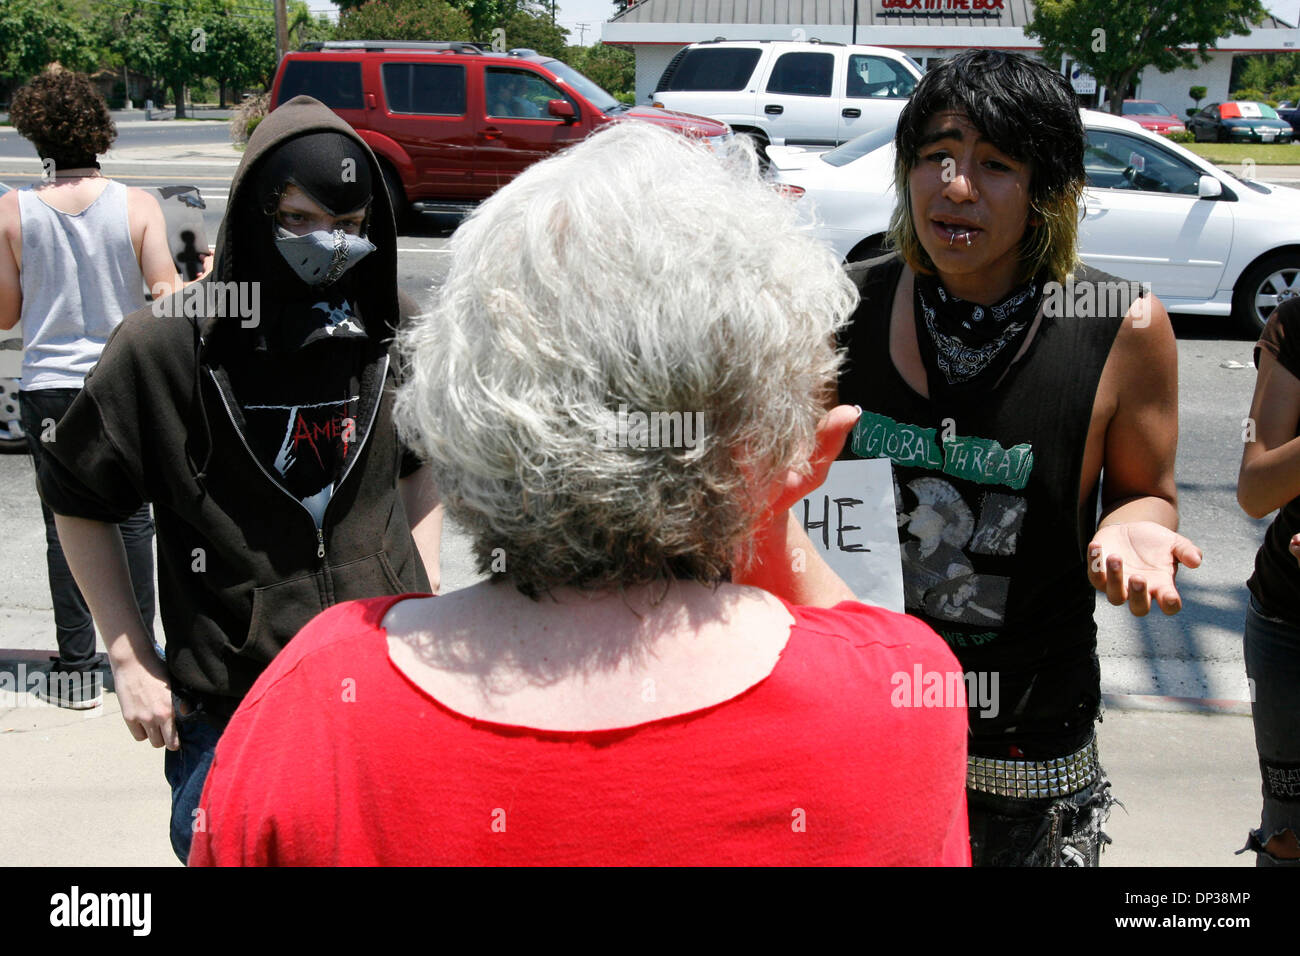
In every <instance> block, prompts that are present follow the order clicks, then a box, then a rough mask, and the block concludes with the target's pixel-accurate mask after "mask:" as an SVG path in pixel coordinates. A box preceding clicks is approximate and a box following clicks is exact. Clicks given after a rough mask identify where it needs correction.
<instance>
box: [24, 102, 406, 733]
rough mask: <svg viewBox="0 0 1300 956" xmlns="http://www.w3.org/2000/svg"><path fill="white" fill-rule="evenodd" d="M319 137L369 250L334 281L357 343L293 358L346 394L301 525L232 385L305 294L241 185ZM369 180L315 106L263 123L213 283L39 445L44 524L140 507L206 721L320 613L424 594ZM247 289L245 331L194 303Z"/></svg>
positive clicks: (393, 320)
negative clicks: (337, 157) (365, 216)
mask: <svg viewBox="0 0 1300 956" xmlns="http://www.w3.org/2000/svg"><path fill="white" fill-rule="evenodd" d="M323 131H334V132H338V133H341V134H343V135H345V136H347V137H349V138H351V139H352V140H353V141H355V142H356V143H357V144H359V146H360V149H361V151H362V153H363V154H364V156H365V157H366V158H367V160H368V162H369V164H370V180H371V182H372V183H374V184H375V187H374V190H373V200H372V206H371V212H370V216H369V221H368V223H367V230H366V235H367V238H369V239H370V241H371V242H373V243H374V244H375V246H376V247H377V248H376V249H375V251H373V252H371V253H370V254H369V255H367V256H366V257H365V258H364V259H362V260H361V261H360V262H358V263H357V264H356V265H354V266H353V267H352V268H351V269H349V270H348V272H347V273H345V274H344V276H343V278H342V279H340V280H339V283H340V285H339V288H340V289H342V290H343V291H344V292H346V293H347V294H348V295H349V296H350V297H351V299H352V301H353V304H354V305H355V306H356V308H357V310H358V312H359V314H360V316H361V319H362V323H363V324H364V329H365V332H366V337H365V339H364V340H362V341H360V342H353V343H352V344H351V347H349V348H347V349H339V350H334V351H329V350H325V351H321V350H319V349H318V350H316V351H314V352H312V353H300V354H313V355H337V356H342V358H340V359H339V360H340V361H346V362H347V363H348V365H349V369H350V370H349V371H348V372H347V373H346V375H345V379H346V380H350V381H351V382H352V383H353V385H354V386H355V389H356V392H355V394H356V396H357V400H356V402H355V403H354V405H353V406H352V407H353V409H354V410H355V428H356V439H355V444H354V445H352V446H351V448H350V449H349V450H348V454H347V456H346V459H347V460H346V462H345V463H344V464H343V465H342V466H341V467H340V468H339V470H338V476H339V477H338V479H337V481H336V483H335V487H334V490H333V494H332V496H331V497H330V499H329V504H328V505H327V506H326V508H325V511H324V514H323V518H322V520H321V522H320V524H319V526H318V524H317V520H316V518H315V517H313V515H312V512H311V510H309V509H308V508H307V507H306V506H305V505H304V504H303V502H302V501H300V500H299V496H297V495H295V494H292V493H291V492H290V491H289V490H286V488H285V487H284V484H283V483H282V481H280V480H277V479H276V478H273V477H272V469H268V468H267V466H266V463H265V462H264V461H263V460H259V455H258V454H256V453H255V452H254V451H253V449H252V447H251V444H250V441H249V437H250V436H249V433H248V430H247V426H246V425H245V423H244V417H243V413H242V411H241V407H240V402H239V400H237V397H236V392H235V390H234V389H233V388H232V381H243V382H253V383H256V382H257V381H258V377H259V376H260V375H262V374H265V373H266V372H268V371H269V370H271V369H273V368H274V367H275V357H274V354H270V355H268V353H267V351H266V340H267V339H268V338H274V337H275V333H276V328H275V325H274V323H275V322H276V320H277V317H278V316H279V315H281V314H283V313H286V312H292V311H293V308H294V301H293V300H295V297H296V296H297V297H300V295H302V294H309V293H308V291H307V289H306V287H305V286H303V287H301V288H298V289H295V288H294V285H293V284H294V283H295V282H297V281H298V280H297V279H296V277H295V276H293V274H292V272H291V271H290V270H288V269H287V265H286V264H285V263H284V261H283V258H282V257H281V256H280V255H279V254H278V253H277V252H275V251H274V245H273V243H272V241H271V232H270V221H269V219H268V217H267V215H266V212H267V210H266V209H265V205H266V203H265V197H262V196H258V195H256V192H257V190H256V187H255V185H254V184H255V183H256V182H257V181H258V176H257V172H258V170H259V163H261V162H262V161H263V159H264V158H265V157H266V156H267V154H268V152H271V151H273V150H274V149H275V148H276V147H277V146H278V145H279V144H281V143H283V142H285V141H287V140H289V139H292V138H294V137H297V136H301V135H306V134H310V133H319V132H323ZM382 184H383V179H382V175H381V171H380V169H379V166H378V164H377V163H376V161H375V158H374V155H373V153H371V152H370V149H369V148H368V147H367V146H366V145H365V144H364V142H362V140H361V139H360V137H358V136H357V134H356V133H355V132H354V131H353V130H352V128H351V127H350V126H348V125H347V124H346V123H345V122H343V120H341V119H339V118H338V117H337V116H336V115H335V114H334V113H333V112H331V111H330V110H329V109H328V108H327V107H325V106H324V105H322V104H321V103H319V102H318V101H316V100H314V99H311V98H310V97H306V96H299V97H295V98H294V99H292V100H290V101H289V102H287V103H285V104H283V105H282V106H280V107H279V108H278V109H276V110H274V111H273V112H271V113H270V114H269V115H268V116H267V117H266V119H264V120H263V121H262V122H261V123H260V124H259V125H258V127H257V129H256V130H255V131H254V134H253V136H252V137H251V139H250V141H249V144H248V149H247V151H246V152H245V153H244V157H243V161H242V162H241V163H240V165H239V169H238V171H237V172H236V174H235V177H234V180H233V181H232V182H231V186H230V196H229V205H228V211H227V215H226V218H225V219H224V220H223V222H222V224H221V230H220V232H219V233H218V235H217V246H216V260H215V263H214V266H213V270H212V274H211V275H210V276H209V277H208V278H207V279H205V280H203V282H202V283H201V284H195V285H193V286H190V287H187V288H186V289H182V290H181V291H180V292H177V293H176V294H175V295H174V296H173V297H172V298H171V299H170V300H164V301H162V302H156V303H154V304H153V305H152V306H150V307H149V308H146V309H142V310H140V311H139V312H136V313H134V314H132V315H130V316H128V317H127V318H126V319H124V320H123V322H122V323H121V325H119V326H118V328H117V329H116V330H115V331H114V333H113V335H112V336H111V337H110V338H109V340H108V344H107V345H106V346H105V348H104V351H103V354H102V356H101V358H100V361H99V364H98V365H97V366H96V367H95V368H94V369H93V370H92V371H91V373H90V374H89V375H88V376H87V378H86V384H85V388H84V389H83V390H82V392H81V394H80V395H79V396H78V398H77V399H76V401H75V402H74V403H73V405H72V407H71V408H70V409H69V410H68V413H67V414H66V415H65V416H64V417H63V419H62V420H61V421H60V422H59V423H58V425H57V427H56V430H55V436H54V437H55V440H54V441H52V442H48V443H47V446H46V447H47V451H48V454H47V455H46V456H44V458H45V462H46V465H45V466H44V467H43V468H42V470H41V474H40V475H39V485H40V490H41V496H42V498H43V499H44V501H45V503H46V504H47V505H48V506H49V507H50V508H51V509H52V510H53V511H55V512H56V513H59V514H64V515H71V516H75V517H81V518H89V519H91V520H95V521H106V522H120V521H122V520H124V519H125V518H126V517H128V516H129V515H131V514H133V513H134V512H135V511H136V510H137V509H138V508H139V507H140V505H141V503H142V502H144V501H149V502H151V503H152V504H153V506H154V517H155V522H156V525H157V542H158V578H159V597H160V604H161V612H162V621H163V627H164V630H165V632H166V636H167V637H166V639H167V644H166V652H167V667H168V671H169V673H170V675H171V678H172V680H173V682H174V684H175V685H177V688H178V690H181V691H182V692H185V693H188V694H189V695H191V696H193V697H196V698H197V699H198V700H200V701H201V702H202V703H203V704H204V706H205V708H206V709H207V710H208V711H209V712H211V713H213V714H215V715H222V716H228V715H229V714H230V713H232V712H233V711H234V709H235V708H236V707H237V706H238V704H239V701H240V700H241V699H242V698H243V696H244V694H245V693H246V692H247V691H248V689H249V688H250V687H251V686H252V684H253V682H254V681H255V680H256V679H257V677H258V675H259V674H261V672H262V671H263V669H265V667H266V665H267V664H268V663H269V662H270V661H271V659H272V658H274V657H275V655H276V654H277V653H278V652H279V651H280V649H281V648H282V647H284V645H285V644H286V643H288V641H289V639H290V638H292V637H293V636H294V634H296V633H297V632H298V630H299V629H300V628H302V626H303V625H305V624H306V623H307V622H308V621H309V620H311V618H312V617H313V616H315V615H316V614H318V613H319V612H320V611H322V610H324V609H325V608H327V607H329V606H330V605H332V604H336V603H338V602H340V601H346V600H352V599H357V598H366V597H375V596H379V595H385V594H401V593H404V592H411V591H427V590H428V579H427V577H426V575H425V572H424V566H423V564H422V563H421V561H420V558H419V554H418V552H417V550H416V548H415V544H414V541H413V540H412V537H411V531H410V525H409V521H408V519H407V516H406V513H405V511H404V509H403V507H402V502H401V498H400V496H399V495H398V493H397V479H398V478H399V476H400V477H405V476H407V475H409V474H410V473H412V472H413V471H414V470H415V469H416V468H417V467H418V464H419V463H418V461H416V460H415V459H414V457H413V456H411V455H410V453H409V452H407V451H406V450H405V449H404V448H403V446H402V445H401V443H400V442H399V441H398V439H397V435H396V432H395V429H394V427H393V423H392V388H391V386H392V385H393V384H395V381H396V379H395V376H396V374H397V362H396V360H395V357H394V356H393V355H392V354H391V352H390V349H391V339H392V335H393V330H394V329H395V328H396V326H397V322H398V317H399V312H398V293H397V286H396V277H397V267H396V260H397V239H396V231H395V228H394V224H393V212H392V209H391V207H390V205H389V202H388V195H387V192H386V190H385V189H384V188H383V185H382ZM341 211H346V210H336V212H341ZM253 281H256V282H260V283H261V286H260V288H261V300H262V301H261V310H260V312H261V314H260V315H259V317H258V320H259V321H258V323H257V325H256V326H255V327H252V328H245V322H246V321H248V320H246V319H245V318H244V317H243V316H242V315H241V314H240V313H239V311H238V310H237V309H236V308H233V307H232V306H231V305H230V303H231V301H232V300H231V298H230V297H226V296H214V295H209V294H208V291H209V287H210V286H212V285H213V284H214V283H216V282H229V283H235V282H253ZM226 288H228V289H229V288H232V287H229V286H228V287H226ZM333 291H334V292H338V291H339V289H335V290H333ZM248 298H250V297H249V296H247V295H246V298H245V301H247V300H248ZM223 303H224V304H223ZM299 304H300V303H299ZM309 305H310V303H309ZM160 313H161V314H162V315H163V316H164V317H160V315H159V314H160ZM186 313H189V314H188V315H187V314H186ZM232 313H233V314H232ZM331 344H337V343H331ZM285 354H286V355H287V354H288V353H285ZM331 361H333V359H331ZM335 377H337V376H335ZM239 398H246V396H244V395H242V394H241V395H240V396H239ZM264 457H265V455H264V454H263V456H262V458H264Z"/></svg>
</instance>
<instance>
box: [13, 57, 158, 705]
mask: <svg viewBox="0 0 1300 956" xmlns="http://www.w3.org/2000/svg"><path fill="white" fill-rule="evenodd" d="M87 116H90V117H92V119H91V120H89V121H87V119H86V117H87ZM10 121H11V122H12V123H13V125H14V127H15V128H16V129H17V130H18V132H20V133H21V134H22V135H23V136H24V137H26V138H27V139H28V140H30V141H31V142H32V145H33V146H35V148H36V151H37V153H38V154H39V155H40V157H41V160H42V164H43V165H44V167H45V170H46V175H45V178H44V179H43V181H42V182H40V183H38V184H37V185H35V186H33V187H29V188H26V189H22V190H17V191H13V192H9V193H6V194H5V195H4V196H0V330H8V329H12V328H13V327H14V326H15V325H17V324H18V323H19V321H21V322H22V326H23V347H24V354H23V378H22V386H21V390H20V391H19V404H20V407H21V413H22V423H23V428H24V431H25V432H26V433H27V440H28V445H29V447H30V448H31V451H32V458H33V463H34V465H35V468H36V469H37V470H38V471H39V469H40V467H41V461H42V443H43V442H48V441H55V440H57V434H58V424H57V423H58V420H59V418H61V417H62V415H63V413H64V412H65V411H66V410H67V408H68V406H69V405H71V404H72V400H73V399H74V398H76V396H77V394H78V392H79V391H80V390H81V387H82V385H83V383H84V381H85V376H86V373H87V372H89V371H90V369H91V368H92V367H93V366H94V364H95V362H96V361H98V359H99V353H100V351H101V350H102V349H103V347H104V343H105V342H106V341H107V339H108V336H109V334H110V333H111V332H112V330H113V329H114V328H115V327H116V326H117V325H118V323H120V322H121V321H122V318H123V317H124V316H125V315H127V314H129V313H131V312H133V311H135V310H137V309H139V308H143V307H144V306H145V305H146V301H145V298H144V294H143V284H144V283H146V282H147V283H148V286H149V288H150V289H151V290H153V292H154V293H155V294H158V293H161V294H163V295H169V294H171V293H172V292H173V291H174V290H175V289H176V288H177V287H179V285H180V284H181V283H180V278H179V276H178V275H177V273H176V266H175V263H174V262H173V261H172V257H171V252H170V250H169V248H168V243H167V234H166V223H165V221H164V219H163V214H162V208H161V207H160V206H159V205H158V201H157V200H156V199H154V198H153V196H151V195H150V194H149V193H147V192H145V191H144V190H143V189H136V188H128V187H126V186H123V185H122V184H121V183H118V182H114V181H113V180H111V179H108V178H106V177H105V176H103V175H101V173H100V172H99V164H98V163H97V162H96V156H98V155H99V154H101V153H104V152H106V151H107V150H108V147H109V145H110V144H111V143H112V141H113V139H114V137H115V136H116V129H115V128H114V125H113V121H112V120H111V119H110V118H109V115H108V108H107V105H106V104H105V103H104V99H103V97H101V96H100V95H99V94H98V93H97V92H95V90H94V88H93V87H92V86H91V85H90V82H89V81H88V80H87V79H86V78H85V77H84V76H82V75H80V74H76V73H72V72H69V71H67V70H63V69H62V68H60V67H58V66H57V65H56V66H54V67H51V68H50V69H48V70H47V71H46V72H45V73H43V74H41V75H40V76H38V77H36V78H35V79H33V80H32V81H31V82H30V83H28V84H27V85H26V86H25V87H23V88H22V89H21V90H19V91H17V92H16V93H15V94H14V98H13V107H12V110H11V111H10ZM41 510H42V513H43V515H44V519H45V529H46V561H47V566H48V571H49V580H50V596H51V600H52V603H53V606H54V617H55V631H56V639H57V642H58V648H59V654H58V656H57V657H55V658H53V659H52V660H53V665H52V669H51V673H50V676H49V679H48V680H47V681H45V682H44V684H43V686H42V685H38V687H37V695H38V696H40V697H43V698H45V699H47V700H49V701H50V702H51V703H54V704H57V705H59V706H63V707H71V708H74V709H88V708H91V707H94V706H97V705H98V704H99V703H100V702H101V701H102V699H103V695H102V680H101V678H100V675H99V673H98V670H97V668H98V665H99V659H98V657H97V655H96V653H95V630H94V624H93V622H92V620H91V616H90V611H89V609H88V608H87V606H86V602H85V599H84V598H83V597H82V595H81V592H80V590H79V589H78V588H77V585H76V582H75V581H74V580H73V577H72V573H71V572H70V571H69V570H68V565H67V562H66V560H65V559H64V556H63V550H62V548H61V546H60V544H59V538H58V532H57V530H56V529H55V526H54V516H53V514H52V513H51V512H50V511H49V509H48V508H46V507H45V506H44V505H42V507H41ZM119 527H120V528H121V531H122V537H123V542H124V544H125V546H126V550H127V555H128V559H129V562H130V565H131V573H132V584H133V587H134V590H135V595H136V603H137V605H138V606H139V608H140V613H141V616H142V617H143V618H144V621H145V623H146V625H147V626H150V627H152V621H153V609H154V584H153V522H152V519H151V517H150V514H149V507H148V505H145V506H144V507H143V508H141V509H140V511H139V512H137V513H136V514H134V515H132V516H131V517H130V518H129V519H127V520H126V521H124V522H123V523H122V524H121V525H120V526H119Z"/></svg>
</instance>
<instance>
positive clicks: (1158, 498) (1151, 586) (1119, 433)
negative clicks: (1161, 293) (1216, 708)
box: [1087, 296, 1201, 617]
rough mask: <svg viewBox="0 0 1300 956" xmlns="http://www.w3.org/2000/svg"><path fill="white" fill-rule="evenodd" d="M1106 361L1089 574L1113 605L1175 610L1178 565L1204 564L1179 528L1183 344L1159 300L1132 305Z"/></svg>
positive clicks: (1137, 610)
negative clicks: (1105, 417) (1106, 401)
mask: <svg viewBox="0 0 1300 956" xmlns="http://www.w3.org/2000/svg"><path fill="white" fill-rule="evenodd" d="M1112 363H1113V368H1112ZM1107 366H1108V367H1107V369H1106V371H1105V372H1104V373H1103V378H1108V377H1109V378H1110V381H1109V382H1108V384H1107V386H1106V387H1107V388H1109V389H1111V390H1112V391H1113V394H1114V395H1115V412H1114V415H1113V416H1112V418H1111V420H1110V423H1109V426H1108V427H1107V429H1106V437H1105V458H1104V461H1103V463H1102V491H1101V500H1102V517H1101V521H1100V522H1099V523H1098V525H1097V533H1096V534H1095V535H1094V536H1093V539H1092V541H1091V542H1090V543H1089V545H1088V554H1087V560H1088V579H1089V580H1090V581H1091V582H1092V585H1093V587H1095V588H1097V590H1099V591H1103V592H1105V594H1106V598H1107V600H1109V601H1110V603H1111V604H1115V605H1119V604H1124V603H1127V604H1128V605H1129V610H1131V611H1132V612H1133V613H1134V614H1135V615H1137V616H1139V617H1141V616H1142V615H1144V614H1146V613H1147V612H1148V611H1150V610H1151V603H1152V601H1154V602H1155V603H1156V604H1157V605H1158V606H1159V607H1160V609H1161V610H1162V611H1164V612H1165V613H1166V614H1176V613H1177V612H1178V611H1179V610H1181V609H1182V606H1183V604H1182V598H1181V597H1180V596H1179V594H1178V589H1177V588H1176V587H1175V586H1174V575H1175V573H1176V572H1177V569H1178V565H1180V564H1185V565H1187V566H1188V567H1190V568H1194V567H1197V566H1198V565H1200V563H1201V551H1200V549H1199V548H1197V547H1196V545H1194V544H1192V542H1191V541H1189V540H1187V539H1186V538H1184V537H1183V536H1182V535H1180V534H1178V533H1177V529H1178V490H1177V488H1176V486H1175V484H1174V460H1175V457H1176V455H1177V451H1178V344H1177V341H1176V340H1175V339H1174V332H1173V327H1172V326H1171V325H1170V323H1169V315H1168V313H1166V312H1165V308H1164V306H1163V305H1161V304H1160V300H1159V299H1156V298H1155V297H1154V296H1146V297H1144V298H1143V299H1139V300H1137V301H1136V302H1134V303H1133V307H1132V308H1131V309H1130V310H1129V313H1128V316H1127V317H1126V318H1125V321H1124V323H1123V325H1122V326H1121V327H1120V331H1119V333H1118V335H1117V336H1116V340H1115V345H1114V347H1113V348H1112V353H1111V357H1110V359H1108V361H1107ZM1112 372H1113V377H1111V373H1112Z"/></svg>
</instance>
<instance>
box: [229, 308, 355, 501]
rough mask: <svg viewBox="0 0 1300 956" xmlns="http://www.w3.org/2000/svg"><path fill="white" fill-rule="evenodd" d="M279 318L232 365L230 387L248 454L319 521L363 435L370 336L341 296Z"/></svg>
mask: <svg viewBox="0 0 1300 956" xmlns="http://www.w3.org/2000/svg"><path fill="white" fill-rule="evenodd" d="M281 319H282V321H281V322H279V323H278V324H277V327H276V328H274V329H270V330H268V333H267V334H266V335H264V336H262V339H261V344H260V347H258V348H257V349H255V350H254V351H253V353H252V356H251V358H250V360H249V361H248V362H247V363H246V364H242V365H241V366H240V367H239V368H238V369H237V370H232V371H231V375H230V380H231V388H232V390H233V391H234V394H235V398H236V400H237V401H238V403H239V409H240V412H241V414H242V417H243V420H244V421H243V426H244V427H243V431H244V437H245V439H246V440H247V441H248V444H249V447H250V448H251V449H252V451H253V454H254V455H255V456H256V457H257V460H258V461H259V462H261V464H262V467H263V468H265V469H266V470H267V472H268V473H269V474H270V475H271V476H272V477H273V478H274V479H275V480H276V481H278V482H279V483H280V485H281V486H282V487H284V489H285V490H286V491H288V492H289V494H291V495H293V497H295V498H297V499H298V500H299V501H301V502H302V504H303V506H304V507H305V508H307V510H308V511H310V512H311V514H312V517H313V518H314V519H315V520H316V524H317V526H320V525H322V524H323V523H324V515H325V508H326V507H327V506H328V504H329V500H330V497H331V496H332V494H333V491H334V486H335V485H336V484H337V482H338V481H339V479H340V478H341V477H342V476H343V474H344V472H345V470H346V468H347V465H348V461H349V458H350V456H351V455H353V454H354V453H355V449H357V448H359V447H360V446H361V440H362V438H363V437H364V436H363V434H362V431H363V428H364V423H363V422H362V421H361V419H360V414H359V413H360V409H359V407H358V406H359V402H360V395H361V385H360V379H359V376H360V373H361V370H362V368H363V367H364V364H365V355H366V348H367V347H368V344H369V340H368V338H367V336H366V332H365V327H364V326H363V325H362V323H361V318H360V316H359V315H357V314H356V313H355V311H354V309H353V306H352V304H351V303H350V302H349V301H347V300H345V299H340V300H338V301H336V302H330V301H321V302H319V303H316V304H314V305H312V306H311V307H310V308H309V309H306V310H301V311H299V312H297V313H293V314H291V315H286V316H282V317H281Z"/></svg>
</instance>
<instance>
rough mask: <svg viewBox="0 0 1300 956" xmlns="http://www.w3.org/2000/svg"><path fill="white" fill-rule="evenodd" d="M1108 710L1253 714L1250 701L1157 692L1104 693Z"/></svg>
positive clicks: (1222, 714)
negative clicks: (1176, 695) (1174, 695)
mask: <svg viewBox="0 0 1300 956" xmlns="http://www.w3.org/2000/svg"><path fill="white" fill-rule="evenodd" d="M1101 702H1102V705H1103V706H1104V707H1105V708H1107V709H1108V710H1132V711H1147V712H1159V713H1179V714H1213V715H1217V716H1222V717H1249V716H1251V710H1250V702H1249V701H1245V700H1229V699H1225V698H1212V697H1163V696H1159V695H1156V694H1102V695H1101Z"/></svg>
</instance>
